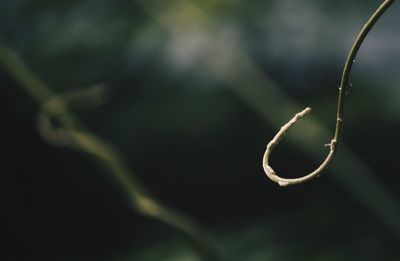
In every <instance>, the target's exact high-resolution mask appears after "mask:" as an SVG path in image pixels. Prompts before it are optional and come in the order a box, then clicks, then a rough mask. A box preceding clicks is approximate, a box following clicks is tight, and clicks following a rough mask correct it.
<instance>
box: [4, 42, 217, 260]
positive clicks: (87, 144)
mask: <svg viewBox="0 0 400 261" xmlns="http://www.w3.org/2000/svg"><path fill="white" fill-rule="evenodd" d="M0 64H1V65H2V66H3V67H4V68H5V69H6V70H7V71H8V72H9V73H10V74H11V75H12V76H13V77H14V78H15V80H16V81H17V82H18V83H19V85H20V86H21V87H22V88H23V89H24V90H25V91H26V92H27V93H28V94H29V95H30V96H32V97H33V98H34V99H35V101H36V102H37V103H38V104H39V105H40V106H41V110H40V112H39V113H38V125H39V130H40V133H41V134H42V136H43V137H44V138H45V139H46V140H48V141H49V142H52V143H54V144H57V145H61V146H65V147H69V148H73V149H78V150H81V151H84V152H86V153H89V154H91V155H93V156H95V157H96V158H97V159H98V160H99V161H100V162H101V163H103V164H105V166H107V168H108V169H109V171H110V173H111V174H112V175H113V177H114V178H115V179H116V180H117V181H118V183H119V185H120V188H121V190H123V191H124V193H125V194H126V196H127V198H128V199H129V201H130V203H131V205H132V207H133V208H134V209H135V210H136V211H137V212H139V213H141V214H143V215H145V216H149V217H152V218H154V219H156V220H158V221H161V222H163V223H165V224H168V225H170V226H172V227H174V228H176V229H178V230H179V231H181V233H182V234H184V235H185V236H186V237H187V238H188V240H189V241H190V242H191V243H192V245H193V246H194V248H195V249H196V251H197V252H198V254H199V256H200V257H202V258H203V259H204V260H218V259H219V258H218V256H217V254H216V252H215V249H214V246H213V244H212V243H211V242H210V238H209V236H208V235H207V233H206V232H205V231H204V230H203V229H202V228H200V226H199V225H198V224H196V223H195V222H194V221H192V220H191V219H189V218H188V217H186V216H184V215H182V214H180V213H179V212H177V211H175V210H172V209H171V208H169V207H166V206H164V205H163V204H161V203H160V202H158V201H157V200H156V199H155V198H154V197H152V196H151V195H150V194H149V193H147V192H146V190H145V188H144V187H143V185H142V184H140V183H139V182H138V181H137V180H136V179H135V178H134V176H133V174H132V172H131V170H130V169H129V167H128V166H127V163H126V162H125V161H124V159H123V157H122V156H121V154H120V153H119V151H118V150H117V149H116V148H115V147H114V146H112V145H110V144H109V143H108V142H106V141H105V140H104V139H101V138H99V137H97V136H96V135H94V134H92V133H91V132H89V131H87V130H86V128H85V127H84V125H83V124H82V123H80V122H79V121H78V120H77V119H76V117H75V116H74V114H73V113H72V112H71V110H70V109H69V105H70V103H72V102H76V101H79V100H80V99H87V97H93V94H95V95H94V96H96V95H97V94H96V93H95V92H94V93H93V91H94V90H93V89H92V90H87V91H83V92H80V93H72V94H71V93H70V94H68V95H66V96H65V95H55V94H53V92H52V91H51V89H50V88H49V87H48V86H47V85H46V84H45V83H43V82H42V81H41V80H40V79H39V78H38V77H37V76H36V75H35V74H34V73H33V72H32V71H31V70H30V69H29V68H28V67H27V66H26V65H25V64H24V63H23V62H22V60H20V59H19V58H18V57H17V56H16V55H15V53H14V52H12V51H11V50H10V49H8V48H7V47H6V46H5V45H3V44H2V43H1V42H0ZM85 95H86V96H85ZM85 97H86V98H85ZM53 119H54V120H56V121H57V122H58V124H59V126H58V127H55V126H53V124H52V120H53Z"/></svg>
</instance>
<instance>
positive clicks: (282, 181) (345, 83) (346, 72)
mask: <svg viewBox="0 0 400 261" xmlns="http://www.w3.org/2000/svg"><path fill="white" fill-rule="evenodd" d="M394 2H395V0H386V1H384V2H383V3H382V4H381V5H380V6H379V7H378V9H377V10H376V11H375V12H374V13H373V14H372V16H371V17H370V18H369V19H368V21H367V23H366V24H365V25H364V26H363V28H362V29H361V31H360V33H359V34H358V36H357V38H356V40H355V41H354V43H353V46H352V47H351V49H350V52H349V54H348V56H347V59H346V62H345V64H344V68H343V72H342V78H341V82H340V87H339V96H338V105H337V115H336V129H335V134H334V136H333V138H332V140H331V142H330V143H329V144H327V146H328V147H329V153H328V155H327V156H326V158H325V160H324V161H323V163H322V164H321V165H320V166H319V167H318V168H317V169H316V170H314V171H313V172H311V173H309V174H307V175H305V176H303V177H300V178H292V179H287V178H282V177H280V176H278V175H277V174H276V172H275V171H274V170H273V169H272V167H271V166H270V165H269V157H270V154H271V152H272V150H273V149H274V147H275V146H276V145H277V144H278V143H279V141H280V140H281V139H282V138H283V137H284V136H285V134H286V133H287V132H288V131H289V129H290V127H292V126H293V125H294V124H295V123H297V121H299V120H300V119H301V118H303V117H305V116H306V115H307V114H308V113H309V112H310V111H311V108H309V107H307V108H306V109H304V110H303V111H301V112H299V113H297V114H296V115H295V116H294V117H293V118H292V119H291V120H290V121H289V122H288V123H286V124H285V125H283V126H282V127H281V129H280V131H279V132H278V133H277V134H276V135H275V137H274V138H273V139H272V140H271V141H270V142H269V143H268V145H267V149H266V150H265V153H264V157H263V168H264V171H265V173H266V174H267V176H268V177H269V178H270V179H271V180H272V181H274V182H276V183H278V184H279V185H281V186H287V185H294V184H299V183H302V182H305V181H307V180H310V179H312V178H315V177H317V176H319V174H320V173H321V172H322V171H323V170H324V169H325V168H326V167H327V166H328V164H329V163H330V162H331V161H332V159H333V157H334V155H335V152H336V149H337V144H338V142H339V138H340V135H341V132H342V128H343V118H344V116H343V112H344V100H345V97H346V95H347V93H348V89H349V87H350V81H349V78H350V72H351V69H352V66H353V64H354V61H355V58H356V56H357V53H358V51H359V49H360V47H361V45H362V43H363V42H364V40H365V38H366V37H367V35H368V33H369V32H370V31H371V29H372V28H373V27H374V25H375V23H376V22H377V21H378V20H379V18H380V17H381V16H382V15H383V13H384V12H385V11H386V10H387V9H388V8H389V7H390V6H391V5H392V4H393V3H394Z"/></svg>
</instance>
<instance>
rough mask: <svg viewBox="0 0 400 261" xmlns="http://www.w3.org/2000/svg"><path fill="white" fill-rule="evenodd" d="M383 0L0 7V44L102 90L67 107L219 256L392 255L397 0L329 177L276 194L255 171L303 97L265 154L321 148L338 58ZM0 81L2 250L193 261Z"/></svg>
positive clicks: (376, 41)
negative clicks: (97, 99) (286, 130)
mask: <svg viewBox="0 0 400 261" xmlns="http://www.w3.org/2000/svg"><path fill="white" fill-rule="evenodd" d="M378 2H379V1H361V0H358V1H351V2H349V1H334V2H333V1H328V0H324V1H322V0H321V1H317V0H307V1H294V0H285V1H275V0H269V1H259V0H258V1H251V2H249V1H243V0H242V1H240V0H208V1H200V0H199V1H178V0H176V1H164V2H163V1H155V0H151V1H111V0H97V1H94V0H89V1H47V0H40V1H38V0H36V1H33V0H17V1H0V35H1V36H0V38H2V41H3V42H5V43H6V44H7V45H8V46H9V47H11V48H12V49H13V50H14V51H15V52H16V53H17V54H18V55H19V56H20V57H21V59H22V60H24V61H25V62H26V63H27V64H28V65H29V67H30V68H31V69H32V70H33V71H34V72H35V73H36V74H37V75H38V76H39V78H41V79H42V80H43V81H44V82H46V83H47V84H48V85H49V86H50V87H51V88H52V90H53V91H54V92H64V91H67V90H75V89H79V88H82V87H85V86H93V85H95V84H105V85H107V86H108V89H107V102H106V103H105V104H103V105H101V106H98V107H95V108H90V109H84V110H78V111H76V114H77V115H78V116H79V118H80V119H81V120H82V121H83V122H85V123H86V124H87V125H88V126H89V129H90V130H92V131H93V132H94V133H96V134H97V135H99V136H101V137H104V138H105V139H107V140H109V141H111V142H112V143H114V144H116V145H117V146H118V147H119V148H120V150H121V152H122V154H123V155H124V156H125V159H126V160H127V161H128V163H129V166H130V167H131V168H132V169H133V171H134V172H135V173H137V178H138V179H139V180H140V181H142V183H144V184H145V186H146V187H147V189H148V190H149V191H150V192H151V193H152V195H154V196H155V197H157V198H159V199H160V200H161V201H162V202H164V203H165V204H166V205H169V206H171V207H174V208H176V209H179V210H180V211H181V212H184V213H186V214H188V215H189V216H191V217H193V218H195V219H196V220H197V221H199V222H200V223H202V224H204V225H205V226H206V227H207V228H208V230H209V231H210V232H211V233H212V234H213V235H214V238H212V240H214V241H215V242H216V243H217V245H218V247H219V250H220V252H221V254H222V256H223V257H225V259H226V260H354V259H356V260H397V259H399V258H400V257H399V256H400V253H399V251H398V243H399V238H400V233H399V232H400V230H397V229H398V228H399V227H400V221H398V219H397V217H398V213H399V211H400V208H396V207H397V206H399V205H398V202H399V200H400V199H399V193H398V191H397V184H399V183H400V179H399V177H398V175H397V169H398V166H397V161H398V157H399V153H398V152H397V150H396V146H397V143H398V139H397V133H399V131H400V117H399V116H400V107H399V103H398V99H399V97H400V88H399V83H400V76H399V73H398V68H400V59H399V57H400V49H399V48H398V46H399V43H400V32H399V27H398V17H399V15H398V14H399V13H400V6H399V4H398V3H395V4H394V6H393V8H392V9H391V10H389V12H388V13H387V14H385V16H384V17H383V18H382V20H381V21H380V22H379V23H378V25H377V26H376V28H374V29H373V31H372V33H371V34H370V35H369V36H368V38H367V41H366V42H365V45H364V46H363V47H362V50H361V52H360V55H359V58H358V59H357V61H356V64H355V70H354V72H353V75H352V82H353V87H352V89H351V92H350V95H349V97H348V99H347V105H346V113H345V114H346V120H345V127H344V135H343V140H344V141H345V143H344V144H343V147H340V148H339V150H338V159H337V160H335V161H334V162H333V164H332V165H333V166H332V167H331V168H330V169H329V171H328V172H327V173H325V174H324V175H323V176H321V178H320V179H318V180H316V181H314V182H311V183H309V184H305V185H302V186H299V187H293V188H279V187H277V186H276V185H275V184H272V183H271V182H269V181H267V180H266V178H265V176H264V173H263V171H262V167H261V157H262V153H263V150H264V147H265V145H266V142H267V140H268V139H269V138H270V137H272V135H273V133H274V132H275V131H276V129H277V128H278V126H279V124H281V123H284V122H285V121H286V120H287V119H288V118H289V117H290V115H292V114H293V113H294V112H296V109H297V107H305V105H311V106H312V107H313V108H314V110H313V113H312V114H313V115H314V116H315V117H314V119H313V120H310V121H309V122H308V123H307V122H305V123H304V124H305V125H303V126H305V127H301V126H300V127H299V128H298V129H297V130H294V131H293V133H292V134H291V135H289V140H287V141H285V142H283V144H282V146H281V147H279V148H277V149H278V150H277V154H276V155H274V158H273V159H272V160H273V162H274V164H275V165H276V166H277V169H278V170H280V172H281V173H289V174H288V175H301V174H302V173H304V172H305V171H306V170H308V169H312V168H313V166H315V165H316V164H318V161H317V158H318V155H319V154H320V157H321V158H322V157H323V156H324V155H323V154H324V152H325V151H324V148H323V146H322V145H323V142H320V141H323V140H326V141H329V136H330V135H328V134H329V133H330V132H329V133H327V132H326V131H325V127H323V126H326V128H328V129H329V130H330V129H331V128H333V124H334V116H335V106H336V101H335V99H336V95H337V87H336V86H337V85H338V84H339V76H340V69H341V66H342V62H343V61H344V58H345V55H346V53H347V51H348V49H349V47H350V45H351V42H352V41H353V39H354V37H355V34H356V33H357V32H358V30H359V29H360V27H361V26H362V24H363V23H364V22H365V20H366V19H367V17H368V16H369V15H370V14H371V12H372V11H373V10H374V8H375V7H376V6H377V4H378ZM0 82H1V85H2V87H1V88H0V108H1V110H0V111H1V121H2V123H1V127H2V133H3V135H2V136H3V142H2V144H3V146H2V148H3V151H4V152H5V156H4V157H3V160H2V163H3V171H1V173H2V183H1V184H2V185H3V186H2V188H1V191H2V193H3V194H4V196H3V197H2V200H3V202H4V203H3V206H4V208H3V210H2V211H1V215H0V218H1V220H0V221H1V226H2V237H3V238H4V239H5V240H3V241H4V242H7V245H5V246H3V247H5V249H4V251H1V254H0V256H1V255H3V256H4V257H3V258H1V259H4V260H36V259H39V260H197V257H196V255H195V253H194V252H193V250H192V249H191V248H190V247H188V245H187V244H186V243H185V242H184V239H182V237H181V235H180V234H178V233H177V232H176V231H175V230H174V229H173V228H170V227H167V226H165V225H163V224H161V223H157V222H155V221H154V220H151V219H148V218H145V217H143V216H141V215H139V214H137V213H135V212H134V211H132V209H131V208H130V206H129V204H128V203H127V202H125V201H124V197H123V195H122V193H121V191H120V188H119V187H118V185H117V184H115V182H113V181H112V179H111V178H110V176H109V175H108V173H107V170H106V169H104V168H102V167H101V166H100V167H99V166H98V165H96V164H94V163H95V162H94V160H93V158H92V157H90V156H88V155H86V154H84V153H79V152H76V151H70V150H66V149H62V148H58V147H54V146H52V145H49V144H47V143H46V142H45V141H43V140H42V139H41V137H40V136H39V135H38V133H37V128H36V116H37V112H38V109H39V106H38V104H36V103H35V102H34V101H33V100H32V99H31V97H29V96H28V95H27V94H26V93H25V92H23V91H22V89H21V88H19V87H20V86H19V85H18V83H17V82H16V81H15V79H13V78H12V76H11V75H9V74H8V73H7V71H5V70H3V69H1V70H0ZM298 104H302V105H301V106H299V105H298ZM310 126H314V127H315V128H316V130H314V129H313V128H309V127H310ZM313 130H314V131H315V132H313ZM315 133H318V135H314V134H315ZM319 134H320V135H319ZM313 135H314V137H313ZM310 136H311V137H310ZM305 141H309V142H308V143H304V142H305ZM305 144H306V145H305ZM307 144H308V145H307ZM350 148H351V149H350ZM318 153H319V154H318ZM314 155H316V156H314ZM348 155H349V157H347V156H348ZM346 177H349V180H352V179H353V180H355V183H354V182H353V183H351V182H352V181H344V180H345V178H346ZM351 177H353V178H351ZM346 182H347V183H346ZM348 182H350V183H348ZM396 204H397V205H396Z"/></svg>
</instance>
